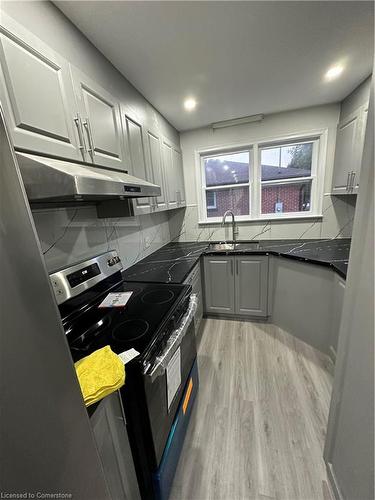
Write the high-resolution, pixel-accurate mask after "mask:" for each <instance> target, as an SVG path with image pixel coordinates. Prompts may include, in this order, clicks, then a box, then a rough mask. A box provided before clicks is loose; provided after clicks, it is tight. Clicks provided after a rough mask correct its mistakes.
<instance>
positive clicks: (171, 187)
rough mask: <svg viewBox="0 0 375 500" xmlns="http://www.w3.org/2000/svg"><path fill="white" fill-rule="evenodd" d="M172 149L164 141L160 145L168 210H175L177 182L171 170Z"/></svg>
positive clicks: (172, 169)
mask: <svg viewBox="0 0 375 500" xmlns="http://www.w3.org/2000/svg"><path fill="white" fill-rule="evenodd" d="M172 151H173V148H172V146H171V145H170V144H168V143H167V142H166V141H163V144H162V153H163V166H164V174H165V183H166V187H167V196H168V209H172V208H177V181H176V175H175V171H174V168H173V156H172Z"/></svg>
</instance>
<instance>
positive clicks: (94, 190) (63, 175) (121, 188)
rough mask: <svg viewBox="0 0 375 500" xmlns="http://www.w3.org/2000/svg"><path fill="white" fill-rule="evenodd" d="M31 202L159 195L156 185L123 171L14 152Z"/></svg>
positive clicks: (117, 198)
mask: <svg viewBox="0 0 375 500" xmlns="http://www.w3.org/2000/svg"><path fill="white" fill-rule="evenodd" d="M16 155H17V160H18V164H19V166H20V170H21V175H22V179H23V182H24V184H25V188H26V192H27V196H28V198H29V201H30V202H32V203H64V202H67V203H70V202H79V201H89V202H90V201H106V200H122V199H125V198H126V199H127V198H143V197H148V196H160V194H161V191H160V187H159V186H156V185H155V184H151V183H150V182H147V181H144V180H142V179H138V178H137V177H133V176H131V175H129V174H126V173H125V172H121V171H118V170H111V169H108V168H104V167H100V166H92V165H88V164H85V163H75V162H72V161H67V160H57V159H54V158H50V157H43V156H38V155H33V154H29V153H21V152H17V153H16Z"/></svg>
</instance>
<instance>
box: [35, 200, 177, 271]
mask: <svg viewBox="0 0 375 500" xmlns="http://www.w3.org/2000/svg"><path fill="white" fill-rule="evenodd" d="M33 217H34V222H35V226H36V229H37V232H38V236H39V240H40V244H41V248H42V252H43V254H44V258H45V262H46V266H47V269H48V271H49V272H50V271H54V270H56V269H58V268H61V267H65V266H67V265H69V264H74V263H75V262H78V261H80V260H84V259H85V258H88V257H92V256H94V255H97V254H99V253H101V252H105V251H107V250H112V249H116V250H117V251H118V253H119V255H120V257H121V260H122V263H123V266H124V268H125V269H126V268H128V267H130V266H131V265H133V264H134V263H136V262H137V261H139V260H141V259H143V258H144V257H146V256H147V255H149V254H151V253H152V252H154V251H155V250H157V249H158V248H160V247H161V246H163V245H165V244H166V243H168V242H169V241H170V239H171V238H170V233H169V224H168V214H167V212H161V213H156V214H152V215H142V216H137V217H130V218H118V219H98V218H97V216H96V209H95V207H93V206H86V207H81V208H67V209H65V208H61V209H51V210H49V209H48V210H38V211H34V212H33Z"/></svg>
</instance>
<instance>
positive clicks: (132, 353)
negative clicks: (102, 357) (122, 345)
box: [118, 348, 139, 365]
mask: <svg viewBox="0 0 375 500" xmlns="http://www.w3.org/2000/svg"><path fill="white" fill-rule="evenodd" d="M138 355H139V352H138V351H136V350H135V349H133V348H131V349H128V350H127V351H124V352H120V354H118V357H119V358H120V359H121V361H122V362H123V363H124V365H126V363H129V361H131V360H132V359H133V358H136V357H137V356H138Z"/></svg>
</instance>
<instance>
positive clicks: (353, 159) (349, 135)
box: [332, 105, 368, 194]
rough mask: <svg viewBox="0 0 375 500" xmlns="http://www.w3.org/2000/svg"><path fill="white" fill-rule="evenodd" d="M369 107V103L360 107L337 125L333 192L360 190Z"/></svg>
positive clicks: (341, 192)
mask: <svg viewBox="0 0 375 500" xmlns="http://www.w3.org/2000/svg"><path fill="white" fill-rule="evenodd" d="M367 108H368V106H367V105H364V106H361V107H359V108H358V109H357V110H355V111H354V112H353V113H351V114H350V115H348V116H346V117H345V118H344V119H342V120H341V121H340V123H339V124H338V126H337V136H336V150H335V163H334V170H333V178H332V194H356V193H357V191H358V188H359V175H360V171H361V162H362V153H363V146H364V137H365V132H366V122H367Z"/></svg>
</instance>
